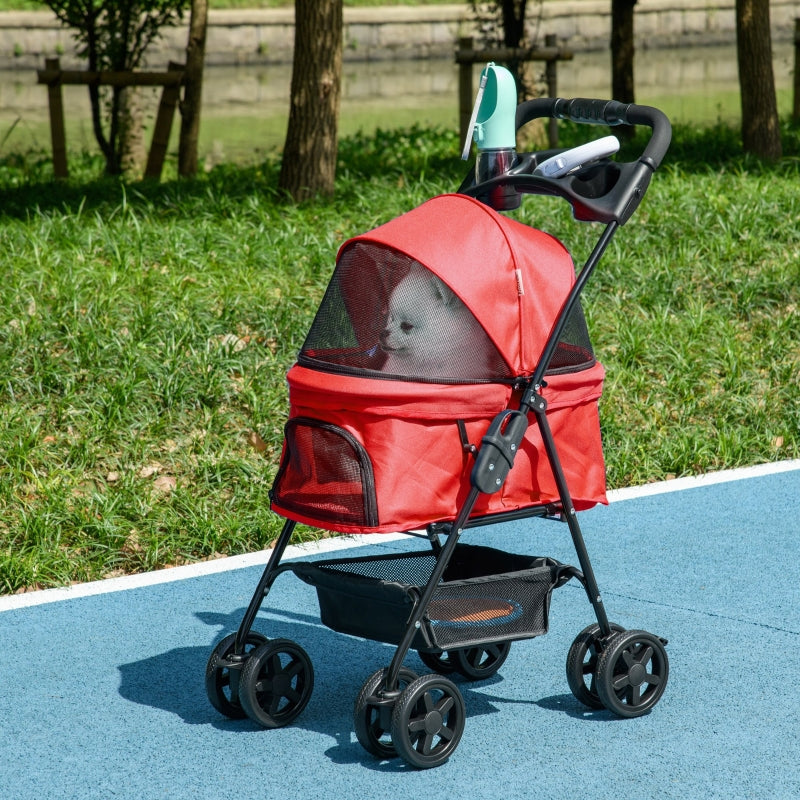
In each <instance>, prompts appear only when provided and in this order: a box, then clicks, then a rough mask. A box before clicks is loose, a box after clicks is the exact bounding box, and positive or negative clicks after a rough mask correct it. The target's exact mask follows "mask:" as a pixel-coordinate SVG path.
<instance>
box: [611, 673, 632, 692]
mask: <svg viewBox="0 0 800 800" xmlns="http://www.w3.org/2000/svg"><path fill="white" fill-rule="evenodd" d="M630 683H631V682H630V678H628V673H627V672H626V673H625V674H624V675H618V676H617V677H616V678H614V680H613V681H612V683H611V685H612V686H613V687H614V691H615V692H619V691H620V690H621V689H624V688H625V687H626V686H630Z"/></svg>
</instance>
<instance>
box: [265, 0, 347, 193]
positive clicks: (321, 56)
mask: <svg viewBox="0 0 800 800" xmlns="http://www.w3.org/2000/svg"><path fill="white" fill-rule="evenodd" d="M294 15H295V35H294V58H293V64H292V84H291V89H290V95H291V99H290V106H289V125H288V128H287V131H286V143H285V146H284V150H283V160H282V162H281V172H280V177H279V179H278V185H279V187H280V188H281V189H283V190H284V191H286V192H288V193H289V194H290V195H291V196H292V198H293V199H294V200H295V201H300V200H305V199H307V198H309V197H312V196H314V195H315V194H325V195H331V194H333V189H334V179H335V177H336V157H337V154H338V125H339V102H340V97H341V86H342V36H343V33H342V29H343V21H342V0H295V12H294Z"/></svg>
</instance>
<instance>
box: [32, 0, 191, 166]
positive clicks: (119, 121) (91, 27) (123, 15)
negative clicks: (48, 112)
mask: <svg viewBox="0 0 800 800" xmlns="http://www.w3.org/2000/svg"><path fill="white" fill-rule="evenodd" d="M43 2H44V3H45V4H46V5H47V6H48V7H49V8H50V9H51V10H52V11H53V12H54V13H55V15H56V17H57V18H58V19H59V20H60V21H61V22H62V23H63V24H64V25H68V26H69V27H71V28H74V29H75V30H74V32H73V35H74V37H75V39H76V41H77V43H78V55H79V56H81V57H82V58H86V59H87V61H88V69H89V71H90V72H103V71H110V72H126V71H130V70H133V69H135V68H136V67H138V66H139V65H140V64H141V62H142V60H143V58H144V52H145V49H146V48H147V46H148V45H149V44H150V43H151V42H152V41H153V40H154V39H156V38H158V36H159V35H160V29H161V28H162V27H164V26H165V25H174V24H176V22H178V21H179V20H180V19H182V18H183V11H184V9H185V8H186V4H187V2H188V0H43ZM127 91H129V87H125V86H111V87H100V86H97V85H91V84H90V85H89V100H90V103H91V108H92V129H93V131H94V136H95V139H96V140H97V143H98V145H100V150H101V151H102V153H103V156H104V157H105V159H106V173H108V174H109V175H118V174H120V172H121V171H122V157H123V152H124V151H125V149H126V140H125V138H124V136H123V130H124V128H125V125H126V124H128V125H129V123H130V120H128V121H127V123H126V121H125V120H124V116H125V108H126V106H125V92H127ZM104 106H105V108H106V111H107V125H108V129H107V130H105V129H104V127H103V113H102V109H103V107H104ZM129 128H130V126H129Z"/></svg>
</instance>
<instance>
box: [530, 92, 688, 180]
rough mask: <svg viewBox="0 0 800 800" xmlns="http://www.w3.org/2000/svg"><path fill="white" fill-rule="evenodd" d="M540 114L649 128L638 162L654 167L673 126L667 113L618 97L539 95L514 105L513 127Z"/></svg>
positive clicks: (542, 115) (540, 115)
mask: <svg viewBox="0 0 800 800" xmlns="http://www.w3.org/2000/svg"><path fill="white" fill-rule="evenodd" d="M541 117H551V118H555V119H568V120H570V121H572V122H579V123H584V124H587V125H609V126H613V125H645V126H647V127H648V128H651V129H652V131H653V132H652V134H651V136H650V141H649V142H648V143H647V146H646V147H645V149H644V151H643V152H642V155H641V156H640V157H639V161H641V162H642V163H644V164H647V165H648V166H649V167H650V168H651V169H653V170H656V169H658V167H659V166H660V165H661V161H662V159H663V158H664V156H665V154H666V152H667V148H668V147H669V143H670V141H671V139H672V126H671V125H670V122H669V120H668V119H667V117H666V115H665V114H664V113H663V112H661V111H659V110H658V109H657V108H652V107H651V106H639V105H636V104H635V103H620V102H619V101H618V100H591V99H588V98H583V97H578V98H575V99H573V100H564V99H562V98H552V97H540V98H536V99H535V100H528V101H527V102H525V103H521V104H520V105H519V106H517V113H516V119H515V124H516V129H517V130H519V129H520V128H521V127H522V126H523V125H525V124H527V123H528V122H530V121H531V120H534V119H539V118H541Z"/></svg>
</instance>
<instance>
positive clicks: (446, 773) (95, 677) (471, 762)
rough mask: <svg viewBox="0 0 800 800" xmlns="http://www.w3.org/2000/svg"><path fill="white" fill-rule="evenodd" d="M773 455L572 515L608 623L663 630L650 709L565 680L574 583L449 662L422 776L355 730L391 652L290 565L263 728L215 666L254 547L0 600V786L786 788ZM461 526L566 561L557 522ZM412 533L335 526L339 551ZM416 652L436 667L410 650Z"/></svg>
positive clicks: (784, 627) (581, 791) (257, 567)
mask: <svg viewBox="0 0 800 800" xmlns="http://www.w3.org/2000/svg"><path fill="white" fill-rule="evenodd" d="M773 467H774V469H767V470H749V471H748V470H745V471H742V472H736V473H730V474H725V473H723V474H721V475H719V476H716V477H715V478H714V480H711V481H703V480H700V481H672V482H670V483H667V484H659V485H655V486H654V487H650V488H649V489H648V490H647V491H645V492H644V493H642V492H628V493H626V492H621V493H619V494H618V495H617V496H616V497H615V499H614V502H612V503H611V504H610V505H609V506H608V507H598V508H595V509H592V510H591V511H587V512H583V513H582V514H581V515H580V519H581V524H582V527H583V530H584V535H585V538H586V541H587V545H588V548H589V553H590V555H591V558H592V563H593V565H594V569H595V572H596V574H597V579H598V583H599V585H600V588H601V590H602V592H603V598H604V602H605V605H606V608H607V611H608V614H609V617H610V618H611V620H612V621H613V622H616V623H619V624H621V625H623V626H625V627H626V628H636V629H644V630H647V631H649V632H651V633H654V634H656V635H658V636H663V637H665V638H667V639H668V640H669V645H668V646H667V652H668V654H669V658H670V677H669V684H668V686H667V689H666V692H665V694H664V696H663V698H662V699H661V701H660V702H659V703H658V705H657V706H656V707H655V708H654V709H653V711H652V712H651V713H649V714H647V715H645V716H643V717H639V718H636V719H619V718H617V717H614V716H612V715H611V714H610V713H609V712H607V711H592V710H589V709H587V708H585V707H583V706H581V705H580V704H579V703H578V702H577V701H576V700H575V699H574V698H573V696H572V694H571V693H570V691H569V688H568V685H567V681H566V674H565V661H566V656H567V652H568V650H569V647H570V644H571V643H572V641H573V639H574V638H575V636H576V635H577V634H578V633H579V632H580V631H581V630H583V628H585V627H586V626H587V625H589V624H591V623H592V622H594V621H595V620H594V612H593V611H592V608H591V606H590V604H589V602H588V600H587V598H586V595H585V593H584V592H583V589H582V588H581V587H580V585H579V584H577V583H576V582H575V581H571V582H570V583H568V584H567V585H566V586H563V587H561V588H559V589H557V590H556V591H554V593H553V598H552V606H551V611H550V631H549V633H548V634H547V635H546V636H542V637H539V638H536V639H532V640H528V641H522V642H515V643H514V644H513V645H512V647H511V653H510V655H509V658H508V660H507V661H506V663H505V664H504V665H503V667H502V668H501V670H500V672H499V674H497V675H495V676H493V677H492V678H490V679H488V680H486V681H484V682H481V683H468V682H466V681H463V680H460V679H457V680H459V686H460V688H461V690H462V692H463V695H464V699H465V701H466V706H467V721H466V728H465V731H464V735H463V738H462V740H461V743H460V745H459V747H458V749H457V750H456V751H455V753H454V754H453V756H452V758H451V759H450V760H449V761H448V762H447V763H446V764H444V765H443V766H441V767H438V768H436V769H432V770H426V771H416V770H413V769H411V768H409V767H408V766H406V765H405V764H404V763H403V762H402V761H400V760H392V761H378V760H376V759H375V758H373V757H372V756H370V755H368V754H367V753H366V752H365V751H364V750H363V749H362V747H361V746H360V745H359V744H358V742H357V741H356V739H355V735H354V734H353V721H352V712H353V703H354V701H355V698H356V696H357V695H358V692H359V690H360V688H361V685H362V683H363V682H364V680H365V679H366V678H367V676H369V675H371V674H372V673H373V672H374V671H375V670H377V669H379V668H380V667H383V666H385V665H387V664H388V663H389V661H390V659H391V656H392V653H393V648H392V647H390V646H388V645H384V644H380V643H375V642H369V641H363V640H360V639H355V638H352V637H347V636H342V635H340V634H337V633H334V632H332V631H330V630H328V629H327V628H325V627H323V626H322V625H321V624H320V622H319V609H318V605H317V601H316V594H315V591H314V589H313V588H311V587H309V586H307V585H305V584H304V583H302V582H301V581H299V580H298V579H297V578H296V577H295V576H294V575H293V574H291V573H287V574H285V575H282V576H281V577H280V578H279V579H278V580H277V581H276V583H275V585H274V587H273V589H272V591H271V593H270V595H269V597H268V599H267V603H266V605H267V606H268V609H265V610H263V611H262V613H261V614H260V615H259V618H258V619H257V621H256V625H255V628H256V629H257V630H260V631H261V632H263V633H264V634H265V635H267V636H269V637H270V638H277V637H288V638H290V639H293V640H295V641H297V642H298V643H299V644H301V645H302V646H303V647H304V648H305V649H306V650H307V652H308V653H309V655H310V657H311V659H312V662H313V664H314V670H315V675H316V682H315V688H314V693H313V696H312V698H311V701H310V703H309V705H308V707H307V708H306V709H305V711H304V712H303V713H302V715H301V716H300V717H299V718H298V719H297V720H296V721H295V722H294V723H293V724H292V725H291V726H290V727H287V728H281V729H277V730H264V729H261V728H259V727H258V726H256V725H255V724H254V723H252V722H251V721H249V720H243V721H232V720H228V719H226V718H224V717H222V716H220V714H219V713H218V712H216V711H215V710H214V709H213V708H212V707H211V705H210V704H209V702H208V700H207V698H206V696H205V690H204V685H203V681H204V672H205V665H206V661H207V659H208V656H209V653H210V651H211V649H212V648H213V646H214V644H215V643H216V642H218V641H219V640H220V639H221V638H222V636H224V635H226V634H228V633H230V632H233V631H235V630H236V628H237V626H238V624H239V622H240V620H241V617H242V614H243V611H244V609H245V607H246V606H247V603H248V602H249V599H250V596H251V595H252V593H253V590H254V588H255V586H256V583H257V581H258V578H259V576H260V574H261V571H262V565H263V563H264V562H265V559H266V554H258V556H256V557H251V558H250V560H249V561H248V560H245V561H243V560H241V559H238V560H237V559H229V560H226V561H225V562H222V563H221V562H215V564H214V565H213V570H214V571H212V572H209V573H208V574H204V573H203V572H202V571H198V570H196V569H191V568H189V569H183V568H179V569H177V570H169V571H166V572H164V573H156V574H155V575H152V576H148V577H147V578H144V579H142V578H134V579H130V580H128V579H124V580H121V581H105V582H101V583H99V584H91V585H87V586H84V587H76V588H75V589H72V590H70V591H55V592H38V593H33V594H30V595H23V596H19V597H11V598H0V642H1V643H2V647H1V648H0V727H2V737H0V798H9V800H11V799H12V798H13V799H14V800H34V798H36V799H37V800H50V798H52V799H53V800H69V799H70V798H81V800H85V799H86V798H98V799H105V798H130V799H131V800H133V798H136V800H142V799H144V800H155V799H156V798H172V799H173V800H174V799H175V798H218V797H221V796H229V797H236V798H237V800H248V799H249V798H259V800H264V798H276V800H278V799H280V800H291V799H293V798H303V800H305V799H306V798H316V797H332V798H333V797H335V798H396V797H503V798H556V799H558V800H560V799H561V798H620V797H650V798H681V800H683V799H684V798H725V800H738V799H740V798H741V799H745V798H747V800H751V799H752V800H762V798H773V799H774V798H778V799H781V798H787V799H788V798H797V797H800V744H798V731H800V728H799V727H798V722H797V714H798V707H800V680H799V679H798V672H799V670H798V667H799V666H800V662H799V661H798V652H800V589H799V588H798V583H800V566H799V565H800V558H799V556H800V537H798V533H800V527H799V526H798V521H797V519H798V517H797V505H798V500H800V462H784V463H783V464H782V465H773ZM363 541H366V544H361V542H363ZM463 541H467V542H473V543H476V544H484V545H489V546H494V547H500V548H503V549H507V550H510V551H512V552H520V553H529V554H531V555H547V556H552V557H554V558H557V559H559V560H562V561H565V562H567V563H573V564H574V563H576V561H575V555H574V550H573V548H572V543H571V539H570V537H569V533H568V529H567V527H566V526H565V525H562V524H559V523H556V522H549V521H544V520H530V521H527V522H519V523H513V524H506V525H502V526H494V527H491V528H478V529H475V530H472V531H468V532H467V533H466V534H465V536H464V538H463ZM421 545H422V546H424V543H420V541H419V540H416V539H412V538H410V537H394V536H389V537H374V536H373V537H366V538H365V539H361V538H360V537H355V538H350V539H343V540H335V541H334V542H332V543H331V542H328V543H326V547H327V548H328V550H329V551H330V549H331V548H337V549H336V554H337V555H339V554H341V553H342V548H348V550H347V553H348V555H349V554H353V555H356V554H358V555H364V554H369V553H371V552H375V553H383V552H402V551H405V550H407V549H409V548H419V547H420V546H421ZM298 553H300V551H299V550H297V549H292V551H291V554H292V555H293V556H296V555H297V554H298ZM321 555H324V554H323V553H321V552H318V551H317V550H315V549H314V548H311V549H308V550H307V554H306V555H304V556H303V557H304V558H318V557H320V556H321ZM256 562H259V563H256ZM209 569H210V568H209ZM406 665H407V666H408V667H410V668H411V669H413V670H414V671H416V672H418V673H420V674H422V673H425V672H428V671H429V670H427V669H426V668H425V667H423V665H422V663H421V661H420V660H419V658H418V656H417V655H416V653H413V652H412V653H411V654H410V655H409V657H408V659H407V661H406Z"/></svg>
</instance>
